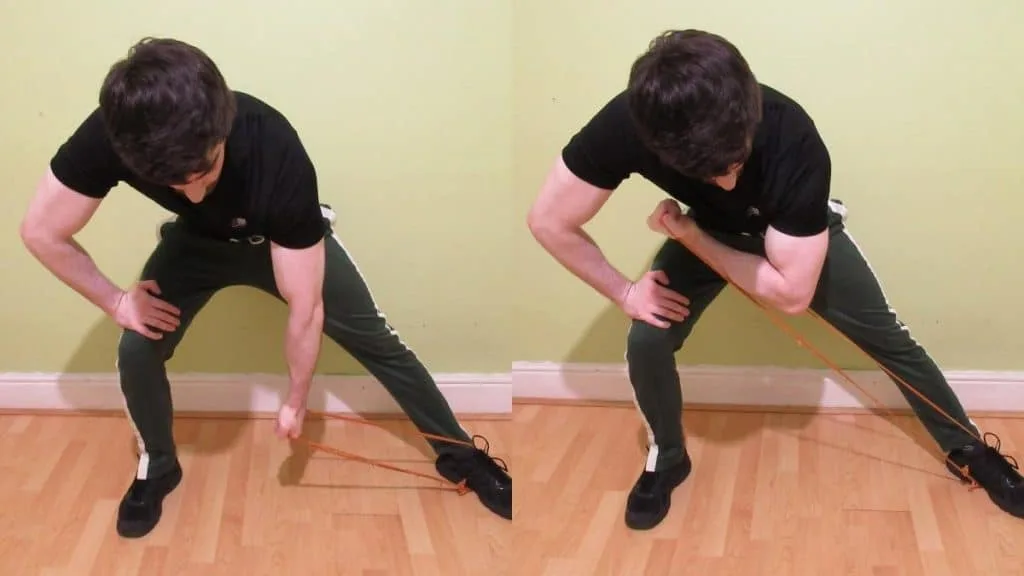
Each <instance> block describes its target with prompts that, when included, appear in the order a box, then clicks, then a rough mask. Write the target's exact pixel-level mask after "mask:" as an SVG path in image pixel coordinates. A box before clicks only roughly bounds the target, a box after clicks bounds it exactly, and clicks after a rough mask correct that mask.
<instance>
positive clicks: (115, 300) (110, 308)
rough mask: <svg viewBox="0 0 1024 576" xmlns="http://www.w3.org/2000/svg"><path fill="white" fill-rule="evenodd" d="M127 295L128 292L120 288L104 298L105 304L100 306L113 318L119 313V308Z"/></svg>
mask: <svg viewBox="0 0 1024 576" xmlns="http://www.w3.org/2000/svg"><path fill="white" fill-rule="evenodd" d="M127 295H128V292H126V291H125V290H121V289H120V288H118V289H116V290H115V291H114V292H111V293H110V295H109V296H107V297H106V298H105V299H104V300H103V304H102V305H101V306H100V308H101V309H102V310H103V312H105V313H106V314H107V316H110V317H111V318H113V317H114V316H115V315H116V314H117V310H118V308H120V307H121V302H122V301H123V300H124V299H125V297H126V296H127Z"/></svg>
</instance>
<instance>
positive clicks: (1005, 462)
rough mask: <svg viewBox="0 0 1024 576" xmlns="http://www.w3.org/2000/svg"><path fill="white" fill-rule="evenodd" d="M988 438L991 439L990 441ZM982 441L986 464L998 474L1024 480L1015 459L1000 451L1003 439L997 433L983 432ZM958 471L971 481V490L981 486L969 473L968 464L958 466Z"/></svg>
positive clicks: (1019, 480)
mask: <svg viewBox="0 0 1024 576" xmlns="http://www.w3.org/2000/svg"><path fill="white" fill-rule="evenodd" d="M989 438H992V439H993V440H992V441H991V442H990V441H989ZM982 442H983V443H984V446H985V451H984V456H983V458H984V460H985V462H986V464H988V465H989V466H991V467H992V469H994V470H995V471H997V472H998V474H999V475H1000V476H1009V477H1010V478H1013V479H1015V480H1016V481H1018V482H1021V481H1024V477H1022V476H1021V475H1020V472H1019V470H1020V465H1019V464H1018V463H1017V459H1016V458H1014V457H1013V456H1010V455H1009V454H1003V453H1002V452H1001V450H1002V447H1003V440H1002V438H1000V437H999V436H998V435H997V434H994V433H992V432H985V433H984V434H982ZM960 473H961V474H962V475H963V476H964V477H965V478H967V479H969V480H970V482H971V487H970V489H971V490H977V489H979V488H981V486H979V484H978V481H977V479H976V478H974V476H973V475H972V474H971V470H970V466H969V465H964V466H961V467H960Z"/></svg>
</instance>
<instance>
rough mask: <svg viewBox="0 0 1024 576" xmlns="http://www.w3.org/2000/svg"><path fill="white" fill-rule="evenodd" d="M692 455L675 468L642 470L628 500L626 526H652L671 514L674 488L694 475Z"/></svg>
mask: <svg viewBox="0 0 1024 576" xmlns="http://www.w3.org/2000/svg"><path fill="white" fill-rule="evenodd" d="M691 467H692V464H691V462H690V455H689V454H687V453H684V454H683V461H682V462H680V463H679V464H676V465H675V466H673V467H671V468H666V469H664V470H659V471H657V472H648V471H646V470H645V471H644V472H643V473H641V474H640V477H639V478H638V479H637V481H636V483H635V484H633V489H632V490H630V492H629V498H628V499H627V500H626V526H628V527H630V528H632V529H633V530H650V529H651V528H654V527H655V526H657V525H658V524H660V523H661V521H662V520H664V519H665V516H668V511H669V508H670V507H671V506H672V491H673V490H675V488H676V486H679V485H680V484H682V483H683V481H684V480H686V477H687V476H689V475H690V469H691Z"/></svg>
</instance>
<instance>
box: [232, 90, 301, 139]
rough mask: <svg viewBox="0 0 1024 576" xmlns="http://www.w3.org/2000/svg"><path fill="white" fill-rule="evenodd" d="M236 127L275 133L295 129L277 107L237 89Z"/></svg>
mask: <svg viewBox="0 0 1024 576" xmlns="http://www.w3.org/2000/svg"><path fill="white" fill-rule="evenodd" d="M234 94H235V105H236V116H235V127H236V129H240V130H243V131H248V132H254V133H260V132H266V133H271V134H272V133H274V132H275V131H280V130H285V131H292V132H293V131H294V128H293V127H292V124H291V121H290V120H289V119H288V117H287V116H286V115H285V114H284V112H282V111H281V110H280V109H278V108H277V107H275V106H273V105H272V104H270V103H269V102H267V101H266V100H264V99H262V98H259V97H257V96H254V95H252V94H250V93H248V92H242V91H240V90H235V91H234Z"/></svg>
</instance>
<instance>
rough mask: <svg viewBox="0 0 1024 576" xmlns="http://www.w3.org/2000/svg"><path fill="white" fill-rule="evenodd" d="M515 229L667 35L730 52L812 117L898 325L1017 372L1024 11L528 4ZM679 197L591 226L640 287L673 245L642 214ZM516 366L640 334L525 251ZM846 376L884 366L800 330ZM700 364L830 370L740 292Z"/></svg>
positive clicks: (655, 194)
mask: <svg viewBox="0 0 1024 576" xmlns="http://www.w3.org/2000/svg"><path fill="white" fill-rule="evenodd" d="M515 17H516V22H515V40H514V45H515V48H514V54H515V62H516V64H515V104H516V114H515V122H514V126H513V130H514V139H515V179H514V182H515V190H516V202H515V206H516V208H515V209H516V212H517V214H516V217H518V218H520V219H521V220H522V219H524V218H525V216H524V215H525V213H526V211H527V209H528V207H529V204H530V202H531V201H532V200H533V198H534V196H535V195H536V191H537V190H538V189H539V187H540V185H541V183H542V181H543V178H544V175H545V173H546V172H547V170H548V169H549V168H550V166H551V164H552V163H553V161H554V159H555V157H556V156H557V154H558V152H559V150H560V149H561V147H562V145H563V144H564V143H565V141H566V140H567V139H568V138H569V137H570V136H571V135H572V134H573V133H574V132H575V131H576V130H577V129H578V128H579V127H580V126H581V125H582V124H583V123H584V122H586V121H587V120H588V119H589V118H590V117H591V115H592V114H593V113H594V112H596V111H597V109H598V108H599V107H600V106H601V105H602V104H604V102H605V101H607V99H608V98H609V97H610V96H611V95H612V94H614V93H615V92H617V91H618V90H621V89H622V88H623V87H624V86H625V84H626V78H627V75H628V69H629V65H630V64H631V62H632V60H633V59H634V58H635V57H636V56H637V55H639V54H640V53H641V52H643V51H644V50H645V49H646V47H647V43H648V41H649V40H650V39H651V38H652V37H653V36H654V35H656V34H657V33H659V32H660V31H662V30H664V29H668V28H688V27H692V28H702V29H706V30H711V31H715V32H717V33H719V34H722V35H724V36H725V37H727V38H729V39H731V40H732V41H733V42H734V43H735V44H737V46H738V47H739V48H740V50H742V51H743V52H744V54H745V55H746V57H747V59H748V60H749V61H750V63H751V66H752V67H753V68H754V71H755V73H756V74H757V75H758V77H759V79H760V80H761V81H762V82H765V83H767V84H770V85H773V86H775V87H776V88H778V89H780V90H782V91H783V92H785V93H787V94H789V95H790V96H792V97H794V98H796V99H797V100H798V101H799V102H800V103H801V104H803V105H804V107H805V108H807V109H808V111H809V112H810V113H811V114H812V116H813V117H814V118H815V120H816V122H817V124H818V127H819V129H820V130H821V132H822V134H823V136H824V138H825V141H826V143H827V144H828V146H829V149H830V151H831V154H832V159H833V174H834V178H833V184H834V187H833V193H834V195H835V196H836V197H839V198H842V199H843V200H844V201H845V203H846V204H847V206H848V208H849V210H850V220H849V222H848V224H849V229H850V231H851V234H853V235H854V237H855V239H856V240H857V242H858V244H859V245H860V246H861V248H862V249H863V250H864V251H865V253H866V254H867V256H868V258H869V260H870V263H871V265H872V266H873V268H874V269H875V270H876V272H877V273H878V274H879V275H880V276H881V278H882V280H883V287H884V289H885V291H886V293H887V295H888V296H889V299H890V300H891V303H892V305H893V307H894V308H895V309H896V311H897V313H898V314H899V315H900V316H901V317H902V318H903V319H904V321H905V322H906V323H907V324H909V325H910V327H911V329H912V331H913V333H914V335H915V336H916V337H917V338H918V339H919V340H920V341H921V342H922V343H923V344H925V345H926V347H927V348H928V349H929V350H930V351H931V352H932V354H933V356H934V357H935V358H936V359H937V360H938V361H939V362H940V363H941V364H942V365H943V367H944V368H947V369H992V370H994V369H1011V368H1020V367H1021V366H1022V362H1021V360H1020V359H1019V357H1018V356H1017V354H1018V353H1019V350H1020V349H1021V348H1022V347H1024V333H1022V331H1021V330H1020V327H1021V325H1022V324H1024V322H1022V321H1024V312H1022V310H1021V307H1020V306H1018V305H1017V304H1016V301H1017V294H1018V293H1019V291H1020V289H1021V287H1022V286H1024V283H1022V279H1024V275H1022V272H1021V269H1020V267H1019V266H1018V262H1019V257H1018V256H1017V250H1019V249H1020V248H1021V247H1022V246H1024V237H1022V236H1021V232H1020V224H1019V222H1020V220H1021V216H1020V214H1021V213H1022V212H1024V186H1022V184H1024V172H1022V170H1021V160H1020V155H1021V153H1022V151H1024V107H1022V105H1021V103H1022V102H1024V59H1022V58H1021V55H1022V54H1024V36H1022V35H1021V34H1020V32H1019V26H1020V23H1021V22H1022V21H1024V5H1021V4H1020V3H1010V2H996V3H986V4H984V5H979V4H976V3H970V2H954V1H952V0H932V1H924V0H902V1H900V2H808V1H806V0H780V1H778V2H770V3H762V2H750V1H747V2H739V1H722V2H677V1H667V0H640V1H632V2H627V1H625V0H623V1H616V2H588V1H586V0H548V1H543V2H542V1H540V0H528V1H525V2H523V1H519V2H516V3H515ZM663 197H664V196H663V195H662V194H661V193H660V192H659V191H658V190H657V189H655V188H654V187H653V186H652V185H650V184H647V183H646V182H644V181H642V180H640V179H639V178H633V179H631V180H630V181H629V182H628V183H627V184H626V185H625V186H624V187H622V188H621V189H620V190H619V191H618V192H616V194H615V195H614V196H613V197H612V200H611V201H610V202H609V204H607V205H606V208H605V209H604V210H603V211H602V213H601V214H599V215H598V217H597V219H596V221H595V222H594V223H593V224H592V226H590V227H589V231H590V232H591V235H592V236H594V238H595V240H596V241H597V242H598V244H599V245H600V246H601V247H602V248H603V249H604V250H605V253H606V255H607V256H608V257H609V259H610V260H611V261H612V263H614V264H615V265H616V266H618V267H619V269H620V270H622V271H623V272H625V273H627V274H628V275H632V276H633V277H638V276H639V275H640V274H641V273H642V272H643V271H644V270H645V269H646V266H647V264H648V263H649V261H650V259H651V258H652V257H653V256H654V253H655V251H656V249H657V247H658V245H659V243H660V240H661V239H660V238H659V237H658V236H657V235H655V234H654V233H653V232H650V231H649V230H648V229H647V227H646V225H645V223H644V222H645V219H646V216H647V215H648V214H649V213H650V211H651V210H652V209H653V207H654V205H655V204H656V203H657V201H658V200H660V199H661V198H663ZM516 250H517V254H518V263H519V266H520V274H519V278H520V279H521V282H520V285H519V294H520V298H519V302H520V306H519V314H518V317H519V318H521V319H522V321H523V322H522V324H521V328H520V330H521V333H522V334H523V335H524V337H523V338H521V340H520V342H519V344H518V345H517V346H516V358H517V359H520V360H557V361H584V362H622V361H623V353H624V347H625V335H626V326H627V324H626V322H625V320H624V319H623V317H622V314H621V313H619V312H618V311H617V310H615V309H613V308H611V307H609V305H608V304H607V302H606V301H604V300H603V299H601V298H600V297H599V296H597V295H596V294H594V293H593V292H592V291H591V290H590V289H589V288H588V287H586V286H585V285H584V284H583V283H582V282H580V281H578V280H576V279H575V278H572V277H570V276H569V274H568V273H566V272H564V271H563V270H562V269H561V267H560V266H559V265H558V264H557V263H555V262H554V261H553V260H552V259H551V258H550V257H548V256H547V255H546V254H545V253H543V252H542V250H541V249H540V248H539V247H538V246H536V245H535V243H534V242H533V241H532V239H530V238H529V236H528V234H525V233H520V234H518V236H517V237H516ZM794 325H795V326H796V327H798V328H801V329H807V330H806V331H807V333H808V335H809V336H811V339H812V341H814V342H821V343H823V344H824V349H825V351H826V352H829V353H831V354H832V355H833V356H834V357H835V359H836V360H837V361H840V362H841V363H842V364H843V365H844V366H845V367H851V368H854V367H868V366H872V364H871V363H870V362H867V361H865V360H864V359H863V356H862V355H861V354H860V353H859V352H858V351H855V350H853V349H851V347H850V346H848V345H846V344H845V342H841V341H840V340H839V338H838V337H836V336H834V335H833V334H832V333H831V332H829V331H826V330H824V329H818V328H816V326H817V325H816V323H815V322H812V321H810V320H808V319H805V318H801V319H800V321H799V322H795V323H794ZM680 358H681V359H682V360H684V361H686V362H690V363H714V364H755V365H756V364H774V365H783V366H810V367H820V366H822V365H821V364H820V363H819V362H818V361H817V359H815V358H814V357H813V356H811V355H810V354H809V353H808V352H807V351H805V350H802V349H800V348H797V347H796V345H795V344H794V343H793V341H792V340H791V339H789V338H788V337H787V336H785V334H783V333H782V332H780V331H779V330H778V329H777V328H776V327H775V326H774V325H773V324H771V323H770V322H769V321H768V320H767V319H766V318H765V317H764V315H763V314H762V313H761V312H760V311H758V310H756V309H754V307H753V306H752V305H751V304H750V303H749V302H747V301H746V300H744V299H743V297H742V296H740V295H738V294H737V293H736V292H734V291H731V290H730V291H729V292H727V293H725V294H724V296H723V297H722V299H721V300H720V301H719V302H716V304H715V305H713V306H712V308H711V309H709V311H708V313H707V314H705V316H703V318H702V319H701V322H700V324H698V327H697V328H695V331H694V333H693V336H692V337H691V339H690V340H689V341H688V342H687V345H686V346H685V347H684V350H683V352H681V353H680Z"/></svg>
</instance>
